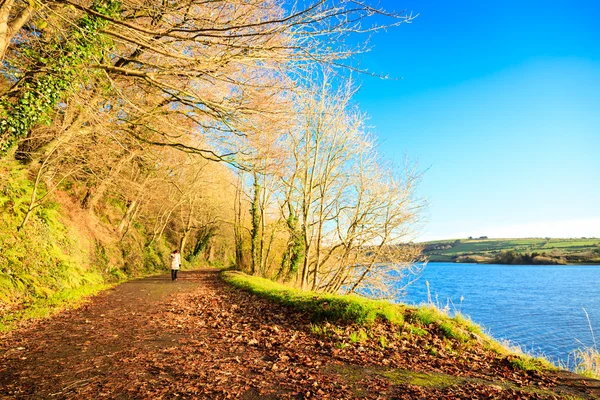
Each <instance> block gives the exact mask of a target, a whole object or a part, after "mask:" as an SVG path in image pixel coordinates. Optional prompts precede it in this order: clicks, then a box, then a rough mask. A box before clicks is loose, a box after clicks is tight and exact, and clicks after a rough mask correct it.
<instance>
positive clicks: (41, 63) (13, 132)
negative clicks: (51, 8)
mask: <svg viewBox="0 0 600 400" xmlns="http://www.w3.org/2000/svg"><path fill="white" fill-rule="evenodd" d="M120 8H121V3H120V2H118V1H112V0H107V1H95V2H94V3H93V4H92V6H91V9H92V10H94V11H96V12H99V13H101V14H104V15H108V16H116V15H118V14H119V10H120ZM107 25H108V22H107V21H106V20H104V19H102V18H99V17H96V16H90V15H88V14H86V15H84V16H82V17H81V18H80V19H79V20H78V21H77V24H76V26H75V27H74V28H73V29H71V31H70V32H69V35H68V37H62V38H61V37H58V38H57V39H56V40H55V41H54V42H53V43H52V44H51V45H49V46H47V48H45V49H44V48H42V49H34V48H27V47H24V48H23V49H22V53H23V54H24V55H25V56H27V57H28V58H29V59H30V60H32V62H33V65H35V66H36V67H37V68H35V71H36V72H32V71H29V73H26V74H25V76H24V78H23V82H22V84H21V86H20V90H19V92H18V94H17V95H16V96H15V95H12V96H9V95H7V94H5V95H4V96H2V97H1V98H0V156H3V155H5V154H6V153H7V152H8V151H9V150H10V149H11V148H12V147H13V146H14V145H15V144H16V143H17V141H18V140H19V138H21V137H24V136H25V135H27V133H28V132H29V131H30V130H31V128H33V127H34V126H36V125H39V124H50V123H51V122H52V114H53V111H54V110H55V108H56V106H57V104H58V103H59V101H60V100H61V99H64V98H65V97H68V96H69V94H70V93H72V92H73V91H74V90H76V89H77V88H78V87H79V86H80V85H81V84H83V83H85V82H86V79H88V78H87V75H86V74H84V73H83V71H84V67H85V65H88V64H90V63H91V62H92V61H93V60H98V59H101V58H102V57H103V52H104V51H105V49H107V48H108V47H110V45H111V44H110V42H109V40H108V39H107V38H106V37H105V36H104V35H102V34H101V33H100V32H99V31H100V30H101V29H103V28H105V27H106V26H107Z"/></svg>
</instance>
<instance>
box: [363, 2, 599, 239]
mask: <svg viewBox="0 0 600 400" xmlns="http://www.w3.org/2000/svg"><path fill="white" fill-rule="evenodd" d="M381 4H382V5H383V6H384V7H385V8H387V9H393V10H396V11H398V10H402V9H406V10H407V11H409V12H410V11H412V12H413V13H414V14H417V13H418V14H419V16H418V17H417V18H416V19H415V20H414V22H413V23H412V24H410V25H403V26H401V27H399V28H396V29H392V30H389V31H388V32H385V33H380V34H377V35H375V36H374V37H373V38H372V39H371V44H372V45H373V50H372V51H371V52H370V53H368V54H366V55H364V56H362V58H361V61H360V62H361V66H362V67H363V68H367V69H368V70H370V71H372V72H381V73H386V74H390V75H391V76H393V77H396V78H402V79H401V80H380V79H376V78H369V77H361V78H360V85H361V89H360V90H359V92H358V94H357V96H356V101H357V103H358V104H359V106H360V107H361V109H362V110H363V111H365V112H366V113H367V114H368V115H369V116H370V121H369V125H370V126H372V127H373V131H374V132H375V133H376V134H377V136H378V137H379V139H380V142H381V149H382V151H383V152H384V153H385V154H386V155H387V156H388V157H390V158H393V159H395V160H398V161H399V162H400V161H401V160H403V158H404V156H405V155H408V156H409V158H410V159H412V160H413V161H417V162H418V163H419V165H420V167H421V169H423V170H426V172H425V174H424V177H423V183H422V185H421V187H420V193H421V194H422V195H423V196H424V197H426V198H427V200H428V201H429V204H430V206H429V209H428V211H427V212H426V214H425V217H426V220H427V223H426V224H425V225H424V227H423V229H421V234H420V236H419V237H418V238H417V239H418V240H429V239H438V238H454V237H466V236H471V235H473V236H480V235H487V236H490V237H530V236H551V237H578V236H597V237H600V23H598V20H600V3H595V2H592V1H570V2H552V1H519V2H517V1H513V0H507V1H502V2H487V1H439V0H438V1H412V0H411V1H402V0H395V1H392V0H385V1H382V2H381Z"/></svg>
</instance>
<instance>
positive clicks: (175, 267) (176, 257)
mask: <svg viewBox="0 0 600 400" xmlns="http://www.w3.org/2000/svg"><path fill="white" fill-rule="evenodd" d="M180 267H181V254H179V250H177V249H175V250H173V252H172V253H171V280H173V281H176V280H177V271H179V268H180Z"/></svg>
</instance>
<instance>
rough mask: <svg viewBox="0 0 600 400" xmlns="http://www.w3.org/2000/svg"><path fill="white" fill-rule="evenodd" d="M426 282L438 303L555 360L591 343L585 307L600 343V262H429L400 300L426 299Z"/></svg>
mask: <svg viewBox="0 0 600 400" xmlns="http://www.w3.org/2000/svg"><path fill="white" fill-rule="evenodd" d="M426 281H427V282H429V288H430V293H431V297H432V300H433V302H434V303H436V302H437V303H438V304H439V305H440V306H446V305H448V306H449V307H450V310H451V311H455V310H456V311H460V312H462V313H464V314H467V315H469V316H470V317H471V319H472V320H473V321H475V322H477V323H479V324H480V325H483V326H484V327H485V328H486V330H488V333H490V334H491V335H492V336H493V337H495V338H496V339H507V340H509V341H510V342H512V343H515V344H518V345H520V346H521V348H522V349H523V350H525V351H528V352H530V353H534V354H538V355H540V354H543V355H545V356H546V357H548V358H549V359H551V360H552V361H554V362H557V361H560V362H561V363H563V364H565V365H566V364H567V363H570V360H572V355H571V354H572V352H573V351H574V350H575V349H577V348H578V347H582V346H583V345H585V346H592V345H593V343H594V340H593V334H592V332H591V331H590V325H589V324H588V319H587V317H586V314H585V312H584V309H585V310H586V311H587V313H588V314H589V318H590V321H591V325H592V328H593V332H594V333H595V335H596V342H597V343H598V345H599V346H600V266H597V265H595V266H591V265H590V266H588V265H584V266H579V265H577V266H573V265H568V266H564V265H560V266H557V265H498V264H456V263H429V264H428V265H427V267H426V268H425V270H424V271H423V273H422V275H421V277H420V278H419V280H418V281H417V282H415V283H413V284H412V285H411V286H409V287H408V289H407V295H406V297H404V298H402V299H399V300H400V301H403V302H407V303H410V304H420V303H422V302H426V301H427V298H428V296H427V286H426ZM461 297H463V301H462V302H461Z"/></svg>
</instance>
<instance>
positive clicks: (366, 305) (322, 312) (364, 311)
mask: <svg viewBox="0 0 600 400" xmlns="http://www.w3.org/2000/svg"><path fill="white" fill-rule="evenodd" d="M222 276H223V278H224V279H225V281H226V282H228V283H230V284H232V285H233V286H236V287H239V288H242V289H244V290H247V291H249V292H251V293H255V294H257V295H259V296H262V297H265V298H268V299H270V300H272V301H274V302H276V303H279V304H283V305H287V306H293V307H295V308H297V309H300V310H302V311H308V312H309V313H311V314H312V316H313V318H314V320H317V321H319V320H329V321H338V322H342V323H351V322H356V323H358V324H361V325H368V324H371V323H373V322H374V321H375V320H376V319H377V318H380V319H382V320H383V321H389V322H391V323H393V324H396V325H402V324H403V323H404V309H405V307H404V306H401V305H396V304H392V303H389V302H386V301H379V300H371V299H366V298H364V297H360V296H355V295H350V296H340V295H330V294H317V293H314V292H302V291H300V290H296V289H292V288H288V287H285V286H283V285H280V284H278V283H275V282H273V281H270V280H268V279H264V278H259V277H254V276H248V275H245V274H243V273H241V272H237V271H225V272H223V274H222Z"/></svg>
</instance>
